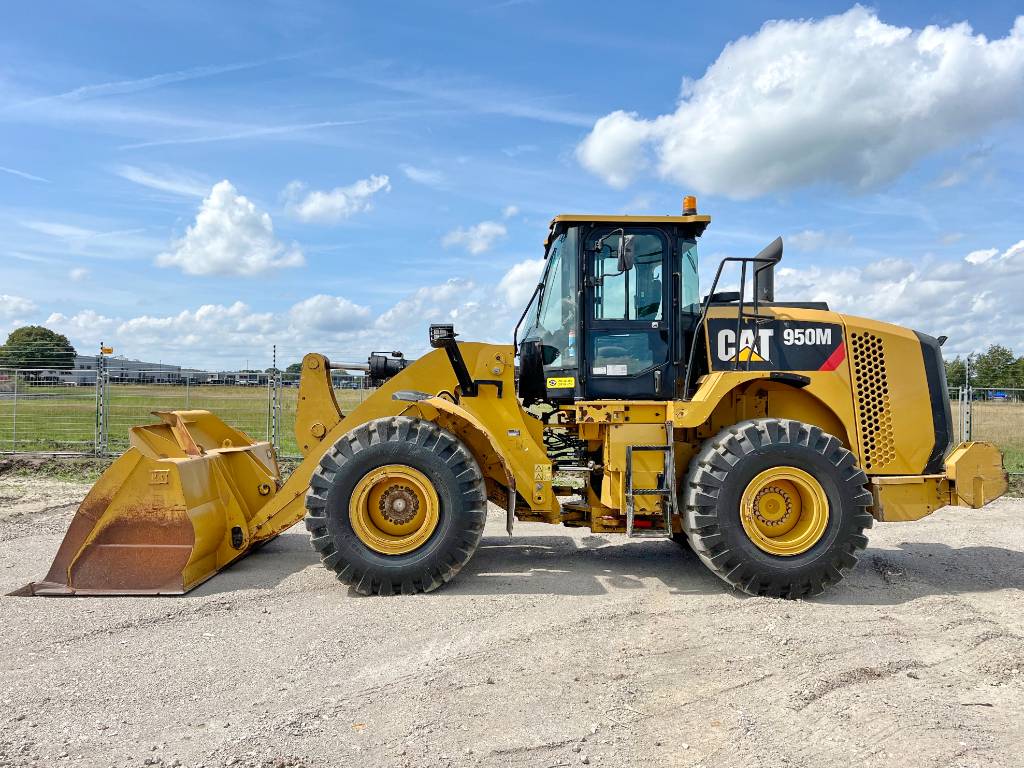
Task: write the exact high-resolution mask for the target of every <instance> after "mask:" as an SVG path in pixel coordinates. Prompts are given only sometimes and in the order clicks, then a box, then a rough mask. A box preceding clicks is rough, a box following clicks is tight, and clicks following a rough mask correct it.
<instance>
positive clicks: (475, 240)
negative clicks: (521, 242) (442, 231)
mask: <svg viewBox="0 0 1024 768" xmlns="http://www.w3.org/2000/svg"><path fill="white" fill-rule="evenodd" d="M507 234H508V230H507V229H506V228H505V225H504V224H500V223H498V222H497V221H481V222H480V223H479V224H474V225H473V226H471V227H459V228H458V229H455V230H452V231H451V232H449V233H448V234H447V235H445V236H444V237H443V238H441V244H442V245H443V246H445V248H448V247H451V246H453V245H454V246H459V247H460V248H465V249H466V250H467V251H469V252H470V253H472V254H478V253H484V252H486V251H489V250H490V249H491V248H493V247H494V244H495V243H496V242H497V241H498V240H500V239H501V238H503V237H505V235H507Z"/></svg>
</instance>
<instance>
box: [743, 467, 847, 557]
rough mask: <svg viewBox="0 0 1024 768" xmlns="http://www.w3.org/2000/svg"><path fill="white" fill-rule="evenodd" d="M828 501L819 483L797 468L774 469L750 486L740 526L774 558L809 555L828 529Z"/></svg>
mask: <svg viewBox="0 0 1024 768" xmlns="http://www.w3.org/2000/svg"><path fill="white" fill-rule="evenodd" d="M828 518H829V504H828V497H827V496H826V495H825V491H824V489H823V488H822V487H821V484H820V483H819V482H818V481H817V479H816V478H815V477H814V476H813V475H811V474H810V473H808V472H805V471H804V470H802V469H798V468H797V467H786V466H780V467H772V468H771V469H766V470H765V471H764V472H761V473H760V474H759V475H757V476H756V477H755V478H754V479H753V480H751V481H750V483H749V484H748V485H747V487H746V490H744V492H743V497H742V498H741V499H740V522H741V523H742V525H743V530H744V532H745V533H746V534H747V537H748V538H749V539H750V540H751V541H752V542H753V543H754V545H755V546H757V547H758V548H759V549H761V550H763V551H764V552H767V553H768V554H771V555H778V556H781V557H791V556H793V555H799V554H800V553H802V552H806V551H807V550H809V549H810V548H811V547H813V546H814V545H815V544H817V543H818V541H819V540H820V539H821V537H822V535H824V533H825V529H826V528H827V527H828Z"/></svg>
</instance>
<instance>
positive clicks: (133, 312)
mask: <svg viewBox="0 0 1024 768" xmlns="http://www.w3.org/2000/svg"><path fill="white" fill-rule="evenodd" d="M667 5H668V4H663V3H643V2H639V3H631V4H630V6H629V17H628V18H625V17H624V16H623V7H622V5H621V4H620V3H570V2H543V1H541V0H538V1H537V2H530V1H528V0H526V1H519V2H517V1H515V0H512V1H511V2H495V3H491V4H487V3H434V2H420V3H408V4H396V5H391V4H387V5H383V4H370V3H347V4H341V3H333V2H332V3H328V2H323V3H317V2H303V3H286V2H276V3H263V4H251V3H216V4H214V3H198V2H197V3H188V2H184V3H141V2H120V3H92V4H85V3H71V2H68V3H61V4H57V5H56V6H49V7H47V8H42V7H40V6H38V4H37V5H31V4H19V5H14V6H11V7H10V8H8V9H7V10H6V11H5V23H4V25H3V28H2V29H0V62H2V64H0V254H2V257H0V333H6V332H7V331H9V330H10V329H11V328H13V327H16V326H17V325H19V324H22V323H26V322H33V323H45V324H47V325H49V326H50V327H53V328H55V329H57V330H60V331H62V332H65V333H67V334H68V335H69V336H70V337H71V338H72V340H73V342H74V343H75V344H76V346H78V347H79V348H80V350H82V351H86V350H90V349H94V348H95V347H96V346H97V345H98V344H99V342H100V341H101V340H102V341H104V342H106V343H110V344H113V345H114V346H115V348H116V349H117V351H118V352H119V353H124V354H126V355H129V356H131V357H138V358H142V359H147V360H163V361H165V362H166V361H174V362H180V363H182V364H194V365H202V366H210V367H214V366H216V367H235V366H240V365H242V364H244V363H245V361H246V360H248V361H249V362H250V363H252V364H259V365H266V364H269V359H270V347H271V345H272V344H275V343H276V344H277V345H278V349H279V357H280V358H282V359H283V360H284V361H285V362H289V361H291V360H295V359H298V358H299V357H300V356H301V354H302V353H304V352H305V351H309V350H320V351H324V352H326V353H328V354H329V355H331V356H333V357H335V358H339V359H340V358H356V359H358V358H361V357H364V356H365V354H366V353H367V352H369V351H370V350H371V349H384V348H386V349H394V348H400V349H404V350H405V351H407V352H409V353H410V354H416V353H419V352H421V351H422V349H423V347H424V346H425V338H426V325H427V323H428V322H430V321H439V320H444V319H446V318H452V319H454V321H455V322H456V325H457V326H458V328H459V330H460V332H461V333H462V334H463V336H464V337H466V338H482V339H487V340H494V341H506V340H508V339H509V337H510V331H511V325H512V324H513V323H514V321H515V318H516V317H517V316H518V313H519V311H521V308H522V307H521V304H522V302H523V301H524V300H525V298H526V297H527V296H528V294H529V292H530V289H531V288H532V284H533V283H534V282H535V281H536V273H537V269H538V268H539V262H538V259H539V258H540V256H541V246H540V243H541V241H542V239H543V237H544V233H545V229H546V225H547V222H548V220H549V219H550V218H551V216H553V215H555V214H556V213H560V212H565V211H574V212H577V211H589V212H595V213H614V212H629V213H644V212H651V213H668V212H675V211H676V210H677V209H678V207H679V201H680V199H681V197H682V195H683V194H687V193H691V192H695V193H697V194H698V195H699V196H700V208H701V210H702V211H703V212H706V213H710V214H711V215H712V216H713V219H714V220H713V223H712V225H711V227H710V229H709V230H708V232H707V234H706V235H705V237H704V238H703V241H702V243H701V254H702V258H703V263H704V268H705V272H708V271H711V270H713V267H714V266H715V264H716V262H717V260H718V259H719V258H720V257H721V256H723V255H742V254H752V253H753V252H756V251H757V250H758V249H759V248H760V247H761V246H762V245H764V244H766V243H767V242H769V241H770V240H771V239H773V238H774V237H775V236H776V235H779V234H781V235H783V237H784V238H785V239H786V241H787V249H786V257H785V266H786V268H787V269H786V272H785V273H784V274H783V275H782V276H781V278H780V281H779V283H780V293H781V294H782V295H783V296H785V297H788V298H793V299H797V298H808V299H810V298H825V299H828V300H830V301H832V303H833V305H834V306H835V307H836V308H837V309H841V310H843V311H848V312H851V313H854V314H864V315H869V316H875V317H879V318H880V319H886V320H891V321H894V322H899V323H903V324H908V325H911V326H913V327H915V328H918V329H920V330H924V331H928V332H931V333H934V334H940V333H941V334H947V335H949V336H950V343H949V346H948V347H947V349H948V350H949V351H951V352H964V351H969V350H973V349H978V348H981V347H983V346H984V345H986V344H988V343H992V342H1001V343H1005V344H1008V345H1010V346H1013V347H1015V348H1016V349H1017V351H1018V352H1024V301H1022V299H1021V294H1022V289H1024V243H1022V238H1024V231H1022V227H1021V222H1022V221H1024V193H1022V191H1021V180H1022V178H1024V149H1022V143H1021V141H1020V139H1021V136H1022V125H1021V115H1022V110H1024V21H1021V22H1018V23H1017V26H1016V27H1015V15H1016V13H1017V12H1019V10H1020V7H1019V4H1017V5H1016V7H1014V5H1015V4H1013V3H998V2H992V3H986V4H983V5H981V6H979V7H976V8H968V7H966V6H964V5H963V4H955V5H954V4H952V3H947V4H942V3H928V4H924V3H898V4H897V3H888V4H878V5H875V6H872V7H871V8H863V7H857V6H851V5H849V4H846V3H842V4H839V3H813V4H810V3H803V4H801V3H786V4H781V3H770V2H759V3H749V4H720V5H719V6H718V7H709V8H701V9H700V10H699V11H694V12H690V11H688V6H685V5H683V4H678V5H674V6H673V7H667ZM776 20H778V21H776ZM964 23H966V24H967V25H969V29H968V28H967V27H966V26H964ZM982 36H983V37H982ZM684 82H685V83H686V84H685V85H684Z"/></svg>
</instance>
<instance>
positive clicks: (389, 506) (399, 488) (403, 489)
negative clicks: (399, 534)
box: [377, 485, 420, 525]
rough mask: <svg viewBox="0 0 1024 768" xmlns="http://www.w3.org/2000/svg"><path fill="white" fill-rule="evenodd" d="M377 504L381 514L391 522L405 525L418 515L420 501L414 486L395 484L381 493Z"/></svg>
mask: <svg viewBox="0 0 1024 768" xmlns="http://www.w3.org/2000/svg"><path fill="white" fill-rule="evenodd" d="M377 506H378V508H379V509H380V513H381V515H382V516H383V517H384V519H385V520H387V521H388V522H389V523H394V524H395V525H405V524H406V523H408V522H411V521H412V519H413V518H414V517H416V513H417V512H418V511H419V508H420V502H419V499H417V498H416V494H415V493H414V492H413V490H412V488H410V487H409V486H407V485H395V486H392V487H390V488H388V489H386V490H385V491H384V493H382V494H381V497H380V501H379V502H377Z"/></svg>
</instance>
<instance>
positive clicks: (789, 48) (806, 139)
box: [577, 6, 1024, 199]
mask: <svg viewBox="0 0 1024 768" xmlns="http://www.w3.org/2000/svg"><path fill="white" fill-rule="evenodd" d="M1022 80H1024V16H1022V17H1018V18H1017V20H1016V22H1015V23H1014V25H1013V29H1012V31H1011V32H1010V34H1009V35H1008V36H1007V37H1004V38H1002V39H999V40H992V41H990V40H987V39H986V38H985V37H984V36H983V35H974V34H973V32H972V30H971V28H970V26H969V25H967V24H966V23H959V24H953V25H950V26H948V27H939V26H934V25H933V26H928V27H925V28H924V29H921V30H916V31H915V30H911V29H908V28H905V27H896V26H892V25H889V24H886V23H884V22H883V21H881V20H880V19H879V18H878V16H877V15H876V14H875V12H874V11H871V10H868V9H866V8H863V7H861V6H855V7H853V8H851V9H850V10H849V11H847V12H846V13H843V14H840V15H837V16H829V17H827V18H824V19H821V20H800V21H773V22H769V23H767V24H765V25H764V26H763V27H762V28H761V29H760V30H759V31H758V32H757V33H755V34H753V35H751V36H749V37H742V38H740V39H738V40H736V41H734V42H732V43H730V44H729V45H727V46H726V47H725V49H724V50H723V51H722V53H721V54H720V55H719V57H718V59H717V61H715V62H714V63H713V64H712V65H711V66H710V67H709V68H708V69H707V71H706V72H705V73H704V75H703V77H701V78H700V79H699V80H696V81H690V80H687V81H684V83H683V88H682V94H681V98H680V101H679V103H678V105H677V107H676V109H675V111H674V112H672V113H669V114H665V115H661V116H659V117H656V118H653V119H645V118H642V117H640V116H639V115H637V114H636V113H629V112H625V111H623V110H618V111H615V112H612V113H611V114H609V115H606V116H605V117H602V118H600V119H599V120H598V121H597V122H596V123H595V124H594V127H593V130H592V131H591V133H590V134H589V135H588V136H587V137H586V138H585V139H584V140H583V142H582V143H581V144H580V145H579V146H578V147H577V157H578V159H579V160H580V162H581V163H582V164H583V165H584V166H585V167H586V168H587V169H589V170H590V171H592V172H594V173H595V174H597V175H599V176H601V177H602V178H604V179H605V180H606V181H607V182H608V183H609V184H611V185H613V186H616V187H624V186H626V185H627V184H629V183H630V182H631V181H632V180H633V179H634V178H636V177H637V176H638V175H639V174H640V173H641V172H642V171H644V170H645V169H646V168H648V167H649V166H650V165H651V164H652V162H653V164H654V167H655V169H656V171H657V173H658V174H659V175H660V176H662V177H663V178H666V179H669V180H671V181H673V182H676V183H680V184H684V185H685V186H686V188H687V189H692V190H694V191H696V192H699V193H701V192H702V193H713V194H722V195H728V196H731V197H734V198H740V199H742V198H750V197H755V196H758V195H762V194H766V193H768V192H771V191H773V190H778V189H786V188H792V187H799V186H804V185H808V184H814V183H818V182H832V183H837V184H840V185H843V186H847V187H851V188H861V189H863V188H871V187H874V186H877V185H879V184H882V183H884V182H887V181H890V180H892V179H894V178H896V177H897V176H899V175H900V174H901V173H903V172H904V171H906V170H907V169H908V168H910V167H911V166H912V165H913V164H914V163H915V162H916V161H917V160H919V159H920V158H922V157H923V156H925V155H927V154H929V153H931V152H933V151H936V150H939V149H943V148H947V147H950V146H954V145H956V144H958V143H959V142H961V141H964V140H966V139H969V138H972V137H976V136H979V135H981V134H983V133H984V132H985V131H987V130H988V129H989V128H991V127H992V126H993V125H994V124H996V123H997V122H999V121H1001V120H1004V119H1008V118H1012V117H1015V116H1017V115H1019V114H1020V113H1021V111H1022V106H1024V89H1022V88H1021V82H1022Z"/></svg>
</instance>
